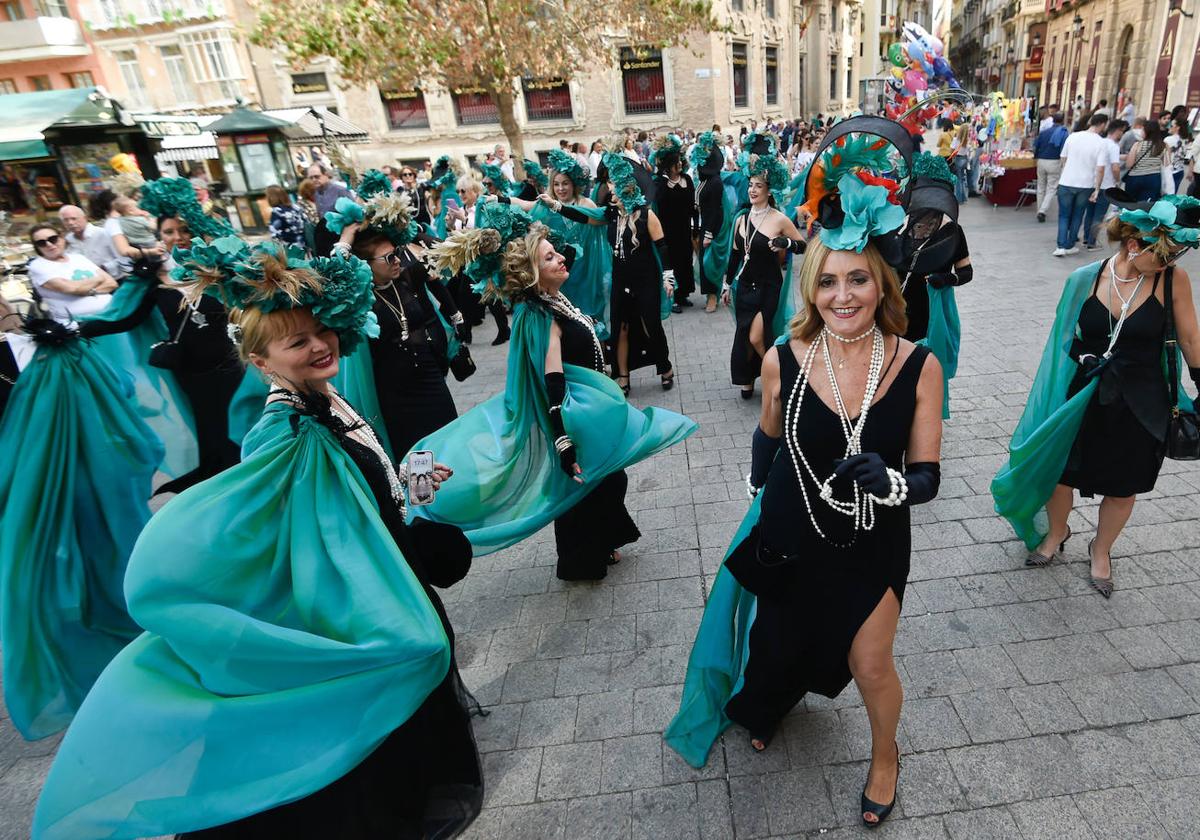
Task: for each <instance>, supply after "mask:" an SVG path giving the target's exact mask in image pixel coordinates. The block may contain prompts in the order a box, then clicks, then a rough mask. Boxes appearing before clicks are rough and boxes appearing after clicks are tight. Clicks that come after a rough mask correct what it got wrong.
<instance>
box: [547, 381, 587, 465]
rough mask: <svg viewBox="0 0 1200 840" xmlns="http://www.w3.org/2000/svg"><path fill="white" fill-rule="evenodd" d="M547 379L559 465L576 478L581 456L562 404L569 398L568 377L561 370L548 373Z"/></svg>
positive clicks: (551, 419)
mask: <svg viewBox="0 0 1200 840" xmlns="http://www.w3.org/2000/svg"><path fill="white" fill-rule="evenodd" d="M545 381H546V397H547V399H548V402H549V403H550V431H551V432H552V433H553V434H554V449H555V451H556V452H557V453H558V465H559V466H560V467H562V471H563V472H565V473H566V474H567V475H569V476H570V477H571V478H575V475H576V473H575V464H577V463H578V462H579V456H578V453H577V452H576V450H575V444H574V443H573V442H572V441H571V438H570V437H568V436H567V430H566V428H565V427H564V426H563V421H562V404H563V401H564V400H566V398H567V377H566V376H565V375H564V374H563V373H562V372H561V371H556V372H551V373H547V374H546V376H545Z"/></svg>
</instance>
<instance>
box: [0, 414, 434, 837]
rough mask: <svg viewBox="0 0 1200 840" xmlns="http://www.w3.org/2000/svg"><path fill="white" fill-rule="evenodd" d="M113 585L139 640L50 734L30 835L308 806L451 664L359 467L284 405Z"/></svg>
mask: <svg viewBox="0 0 1200 840" xmlns="http://www.w3.org/2000/svg"><path fill="white" fill-rule="evenodd" d="M125 591H126V594H127V596H128V598H129V609H130V612H131V614H132V615H133V616H134V618H135V619H137V621H138V623H140V624H141V625H142V626H143V627H145V628H146V630H147V632H146V633H144V634H143V635H142V636H141V637H139V638H138V639H137V640H136V641H134V642H133V643H132V644H130V645H129V646H128V647H127V648H125V650H124V651H122V653H121V654H120V655H118V656H117V658H116V659H114V660H113V662H112V663H111V664H110V665H109V667H108V668H107V669H105V671H104V673H103V674H102V675H101V677H100V679H99V680H98V681H97V682H96V685H95V687H94V688H93V689H92V692H91V693H90V694H89V695H88V697H87V699H86V700H85V701H84V703H83V706H82V707H81V708H80V710H79V713H78V715H77V716H76V718H75V722H74V723H73V724H72V725H71V727H70V729H69V730H68V731H67V735H66V738H65V739H64V740H63V743H62V746H61V747H60V748H59V751H58V755H57V757H56V758H55V761H54V765H53V766H52V767H51V769H50V774H49V776H48V778H47V780H46V784H45V787H44V788H43V790H42V795H41V799H40V801H39V802H38V807H37V811H36V813H35V815H34V825H33V836H34V837H35V838H39V840H60V839H61V840H80V838H85V837H86V838H108V837H112V838H134V837H155V836H160V835H172V834H175V833H177V832H184V831H190V830H195V829H200V828H205V827H209V826H213V825H219V824H223V823H227V822H230V821H233V820H236V819H240V818H242V817H245V816H248V815H250V814H252V813H257V812H259V811H262V810H266V809H268V808H271V807H274V806H276V805H280V804H283V803H286V802H291V801H294V800H296V799H299V798H301V797H304V796H307V795H308V794H310V793H312V792H314V791H316V790H319V789H320V788H322V787H325V786H326V785H328V784H330V783H331V782H333V781H334V780H336V779H338V778H340V777H341V776H343V775H345V774H346V773H347V772H349V771H350V770H351V769H352V768H354V767H355V766H356V765H357V764H358V763H359V762H361V761H362V759H363V758H364V757H366V756H367V755H368V754H369V753H370V752H371V751H372V750H373V749H374V748H375V747H376V746H378V744H379V743H380V742H381V741H382V740H383V739H384V738H385V737H387V735H388V734H389V733H391V732H392V731H393V730H395V729H396V728H397V727H398V726H400V725H401V724H403V723H404V722H405V721H406V720H407V719H408V718H409V717H410V715H411V714H412V713H413V712H414V711H415V710H416V709H417V708H418V707H419V706H420V705H421V704H422V703H423V702H424V701H425V699H426V697H427V696H428V695H429V693H430V692H431V691H432V690H433V689H434V688H435V687H436V686H437V685H438V684H439V683H440V682H441V681H442V679H443V678H444V677H445V675H446V671H447V668H448V667H449V664H450V646H449V642H448V641H447V638H446V634H445V631H444V630H443V629H442V624H441V622H440V620H439V619H438V616H437V613H436V612H435V611H434V608H433V605H432V604H431V603H430V602H429V599H428V598H427V597H426V595H425V593H424V590H423V589H422V587H421V585H420V583H419V582H418V581H417V579H416V577H415V576H414V575H413V573H412V571H411V569H410V568H409V566H408V563H407V562H406V561H405V559H404V557H403V555H402V554H401V553H400V550H399V549H398V548H397V547H396V543H395V542H394V541H393V540H392V538H391V535H390V534H389V533H388V531H387V528H386V527H385V526H384V524H383V522H382V520H381V519H380V518H379V512H378V509H377V507H376V502H375V499H374V497H373V496H372V494H371V491H370V488H369V487H368V486H367V483H366V480H365V479H364V478H363V476H362V473H360V472H359V470H358V468H357V466H355V464H354V462H353V461H351V460H350V458H349V457H348V456H347V455H346V453H345V452H344V450H342V448H341V447H340V446H339V445H338V443H337V441H336V439H335V438H334V437H333V435H332V434H331V433H330V432H329V430H328V429H326V428H325V427H323V426H322V425H321V424H320V423H318V422H317V421H316V420H314V419H312V418H311V417H307V416H302V415H299V414H297V413H295V412H294V411H293V410H292V409H291V408H288V407H286V406H284V405H283V404H282V403H274V404H272V405H271V406H269V407H267V409H266V410H265V411H264V413H263V416H262V419H261V420H260V421H259V423H258V424H257V425H256V426H255V427H254V429H253V430H252V431H251V432H250V434H249V435H248V436H247V439H246V443H245V447H244V451H243V460H242V462H241V463H240V464H239V465H237V466H235V467H232V468H231V469H229V470H227V471H225V472H223V473H221V474H220V475H218V476H216V477H215V478H212V479H210V480H208V481H205V482H202V483H201V484H198V485H196V486H195V487H192V488H190V489H189V490H187V491H185V492H184V493H182V494H180V495H179V496H178V497H176V498H175V499H173V500H172V501H170V502H169V503H168V504H167V505H166V506H165V507H164V508H163V509H162V510H161V511H159V513H158V514H157V515H155V517H154V518H153V519H152V520H151V522H150V524H149V525H147V526H146V529H145V531H144V532H143V533H142V536H141V538H140V539H139V540H138V543H137V547H136V548H135V549H134V552H133V556H132V557H131V558H130V561H129V572H128V576H127V579H126V583H125ZM6 653H7V652H6Z"/></svg>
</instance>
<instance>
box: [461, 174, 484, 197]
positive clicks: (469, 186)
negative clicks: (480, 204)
mask: <svg viewBox="0 0 1200 840" xmlns="http://www.w3.org/2000/svg"><path fill="white" fill-rule="evenodd" d="M454 186H455V188H456V189H457V190H458V194H459V195H462V194H463V193H465V192H469V191H474V192H475V195H483V182H482V181H480V180H479V179H478V178H476V177H475V176H474V175H472V174H467V175H463V176H462V177H460V178H459V179H458V181H457V182H456V183H455V184H454Z"/></svg>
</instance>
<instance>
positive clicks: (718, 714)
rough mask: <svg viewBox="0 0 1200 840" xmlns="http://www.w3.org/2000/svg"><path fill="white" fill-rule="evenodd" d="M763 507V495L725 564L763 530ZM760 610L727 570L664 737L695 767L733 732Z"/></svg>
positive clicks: (721, 576) (702, 622) (711, 601)
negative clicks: (728, 711) (729, 708)
mask: <svg viewBox="0 0 1200 840" xmlns="http://www.w3.org/2000/svg"><path fill="white" fill-rule="evenodd" d="M763 492H766V491H765V490H764V491H763ZM761 505H762V493H759V494H758V497H757V498H756V499H755V500H754V503H753V504H751V505H750V510H749V511H747V512H746V516H745V518H743V519H742V524H741V525H740V526H739V527H738V530H737V533H736V534H734V537H733V542H731V543H730V544H729V549H728V550H727V551H726V552H725V559H726V560H728V559H729V555H730V554H731V553H732V552H733V550H734V549H735V548H737V547H738V546H739V545H741V544H742V542H743V541H744V540H745V539H746V537H747V536H749V534H750V531H751V529H753V528H754V526H755V525H756V524H758V519H759V511H760V508H761ZM757 607H758V599H757V598H756V597H755V596H754V594H753V593H751V592H749V591H748V590H746V589H744V588H743V587H742V585H741V584H740V583H738V581H737V578H735V577H734V576H733V574H732V573H731V572H730V571H729V570H728V569H727V568H725V566H724V564H722V566H721V568H720V570H718V572H717V577H716V580H715V581H714V582H713V588H712V591H711V592H710V593H709V596H708V602H707V603H706V604H705V605H704V617H703V618H701V620H700V629H699V630H698V631H697V633H696V641H695V642H694V643H693V644H692V652H691V655H690V656H689V657H688V667H687V675H686V676H685V677H684V681H683V696H682V698H681V699H680V701H679V711H677V712H676V713H675V717H674V718H673V719H672V720H671V723H670V725H668V726H667V731H666V732H665V733H664V734H663V738H664V739H665V740H666V742H667V745H668V746H670V747H671V749H673V750H675V752H677V753H679V755H680V756H681V757H682V758H683V760H684V761H686V762H687V763H688V764H690V765H691V766H693V767H703V766H704V763H705V761H707V760H708V752H709V750H710V749H712V745H713V743H715V742H716V740H717V738H718V737H719V736H720V735H721V733H722V732H724V731H725V730H726V729H727V728H729V725H730V723H731V721H730V720H729V718H728V717H727V716H726V715H725V704H726V703H727V702H729V698H730V697H732V696H733V695H734V694H736V693H737V692H738V691H739V690H741V687H742V681H743V675H744V673H745V670H746V663H747V661H749V657H750V628H751V626H752V625H753V624H754V616H755V613H756V610H757Z"/></svg>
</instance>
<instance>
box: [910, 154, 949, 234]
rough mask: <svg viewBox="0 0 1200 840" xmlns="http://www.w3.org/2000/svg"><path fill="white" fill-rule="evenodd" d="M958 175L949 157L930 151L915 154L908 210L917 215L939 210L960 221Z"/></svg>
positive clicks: (941, 213) (911, 214)
mask: <svg viewBox="0 0 1200 840" xmlns="http://www.w3.org/2000/svg"><path fill="white" fill-rule="evenodd" d="M956 180H957V179H956V178H955V177H954V175H953V173H951V172H950V167H949V166H947V165H946V159H945V158H944V157H942V156H941V155H935V154H932V153H930V152H919V153H918V154H916V155H913V159H912V179H911V184H910V186H909V191H908V213H909V215H910V216H915V215H919V214H924V213H930V212H935V213H938V214H939V215H941V216H949V217H950V219H951V221H954V222H957V221H958V209H959V208H958V199H957V198H955V197H954V184H955V182H956Z"/></svg>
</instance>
